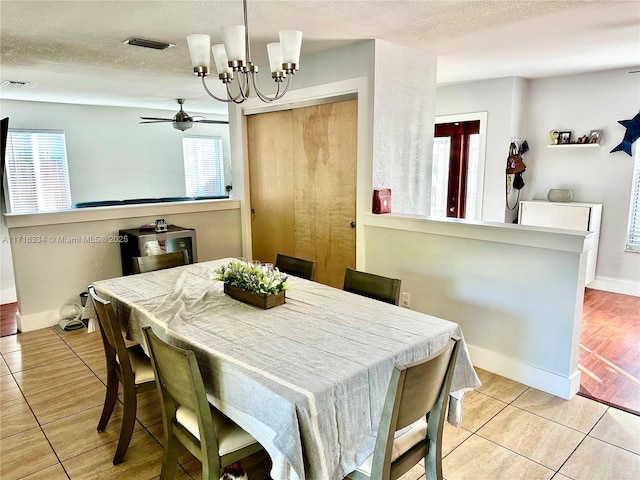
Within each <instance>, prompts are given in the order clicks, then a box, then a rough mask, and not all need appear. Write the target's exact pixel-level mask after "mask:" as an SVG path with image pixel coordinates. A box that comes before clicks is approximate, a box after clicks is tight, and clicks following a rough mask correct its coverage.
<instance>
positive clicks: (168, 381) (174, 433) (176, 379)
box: [143, 326, 262, 480]
mask: <svg viewBox="0 0 640 480" xmlns="http://www.w3.org/2000/svg"><path fill="white" fill-rule="evenodd" d="M143 332H144V336H145V340H146V342H147V348H148V351H149V355H150V357H151V363H152V365H153V369H154V372H155V375H156V379H157V380H156V384H157V388H158V391H159V392H160V397H161V401H162V421H163V426H164V454H163V460H162V471H161V473H160V480H169V479H172V478H173V476H174V474H175V471H176V467H177V463H178V442H180V443H181V444H182V445H184V446H185V447H186V448H187V450H189V451H190V452H191V453H192V454H193V455H194V456H195V457H196V458H197V459H198V460H200V462H201V463H202V478H203V479H205V480H214V479H215V480H218V479H219V478H220V476H221V475H222V474H223V473H224V468H225V467H227V466H229V465H232V464H234V463H236V462H238V461H240V460H241V459H243V458H245V457H247V456H249V455H252V454H254V453H256V452H258V451H260V450H262V446H261V445H260V444H259V443H258V442H257V441H256V440H255V439H254V438H253V437H252V436H251V435H249V434H248V433H247V432H246V431H244V430H243V429H241V428H240V427H238V426H237V425H236V424H235V423H233V422H232V421H231V420H230V419H228V418H227V417H225V416H224V415H223V414H222V413H220V412H219V411H217V410H216V409H215V408H213V407H212V406H211V405H210V404H209V402H208V400H207V396H206V393H205V388H204V383H203V381H202V376H201V374H200V369H199V367H198V361H197V360H196V356H195V354H194V353H193V352H192V351H191V350H183V349H181V348H178V347H175V346H173V345H170V344H168V343H166V342H165V341H163V340H162V339H160V338H159V337H158V336H157V335H156V334H155V333H154V332H153V330H152V329H151V327H149V326H146V327H143Z"/></svg>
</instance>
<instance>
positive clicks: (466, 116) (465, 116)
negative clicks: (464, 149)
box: [433, 112, 487, 220]
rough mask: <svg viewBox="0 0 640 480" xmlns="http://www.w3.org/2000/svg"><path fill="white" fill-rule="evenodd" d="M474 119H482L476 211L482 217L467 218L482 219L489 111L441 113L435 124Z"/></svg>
mask: <svg viewBox="0 0 640 480" xmlns="http://www.w3.org/2000/svg"><path fill="white" fill-rule="evenodd" d="M474 120H479V121H480V129H479V130H480V131H479V134H480V145H479V147H478V178H477V183H476V188H477V191H478V208H477V209H476V212H478V214H479V215H480V218H467V219H468V220H482V219H483V218H484V214H483V211H482V206H483V204H484V173H485V157H486V148H487V147H486V145H487V112H473V113H461V114H456V115H440V116H437V117H435V119H434V122H433V124H434V125H433V126H434V131H435V126H436V124H438V123H454V122H471V121H474Z"/></svg>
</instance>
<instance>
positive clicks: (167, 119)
mask: <svg viewBox="0 0 640 480" xmlns="http://www.w3.org/2000/svg"><path fill="white" fill-rule="evenodd" d="M140 118H141V119H142V120H156V121H158V122H173V119H172V118H158V117H140Z"/></svg>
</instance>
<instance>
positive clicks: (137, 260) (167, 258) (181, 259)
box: [133, 250, 189, 273]
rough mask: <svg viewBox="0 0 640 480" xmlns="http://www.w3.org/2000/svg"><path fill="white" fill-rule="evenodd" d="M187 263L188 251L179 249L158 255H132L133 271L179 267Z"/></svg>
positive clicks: (151, 270)
mask: <svg viewBox="0 0 640 480" xmlns="http://www.w3.org/2000/svg"><path fill="white" fill-rule="evenodd" d="M188 264H189V252H187V251H186V250H180V251H179V252H171V253H161V254H160V255H145V256H143V257H133V272H134V273H145V272H153V271H154V270H162V269H165V268H172V267H179V266H180V265H188Z"/></svg>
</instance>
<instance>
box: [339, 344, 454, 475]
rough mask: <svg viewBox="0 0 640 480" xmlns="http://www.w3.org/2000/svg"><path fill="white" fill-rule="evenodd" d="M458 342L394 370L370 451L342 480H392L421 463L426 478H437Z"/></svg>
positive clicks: (440, 464)
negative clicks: (360, 463)
mask: <svg viewBox="0 0 640 480" xmlns="http://www.w3.org/2000/svg"><path fill="white" fill-rule="evenodd" d="M460 341H461V340H460V337H458V336H454V337H452V338H451V340H450V341H449V342H448V343H447V345H446V346H445V347H444V348H442V349H441V350H439V351H438V352H436V353H435V354H433V355H431V356H429V357H428V358H426V359H424V360H420V361H418V362H415V363H412V364H410V365H404V366H403V365H397V366H396V367H395V368H394V370H393V373H392V375H391V381H390V382H389V389H388V390H387V396H386V399H385V404H384V407H383V411H382V417H381V420H380V424H379V426H378V433H377V437H376V444H375V450H374V452H373V454H372V455H371V456H370V457H369V458H367V460H365V462H364V463H363V464H362V465H361V466H360V467H359V468H358V469H357V470H355V471H354V472H352V473H350V474H349V475H348V476H347V478H350V479H353V480H363V479H366V480H395V479H397V478H399V477H401V476H402V475H404V474H405V473H406V472H408V471H409V470H410V469H411V468H412V467H413V466H415V465H416V464H417V463H418V462H420V461H421V460H422V459H424V465H425V478H426V479H427V480H442V478H443V477H442V431H443V428H444V420H445V413H446V410H447V403H448V402H447V399H448V398H449V391H450V389H451V380H452V378H453V370H454V367H455V364H456V359H457V357H458V350H459V348H460ZM407 427H409V428H408V430H407V431H405V432H403V433H402V434H401V435H397V436H396V432H398V431H400V430H402V429H405V428H407Z"/></svg>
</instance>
